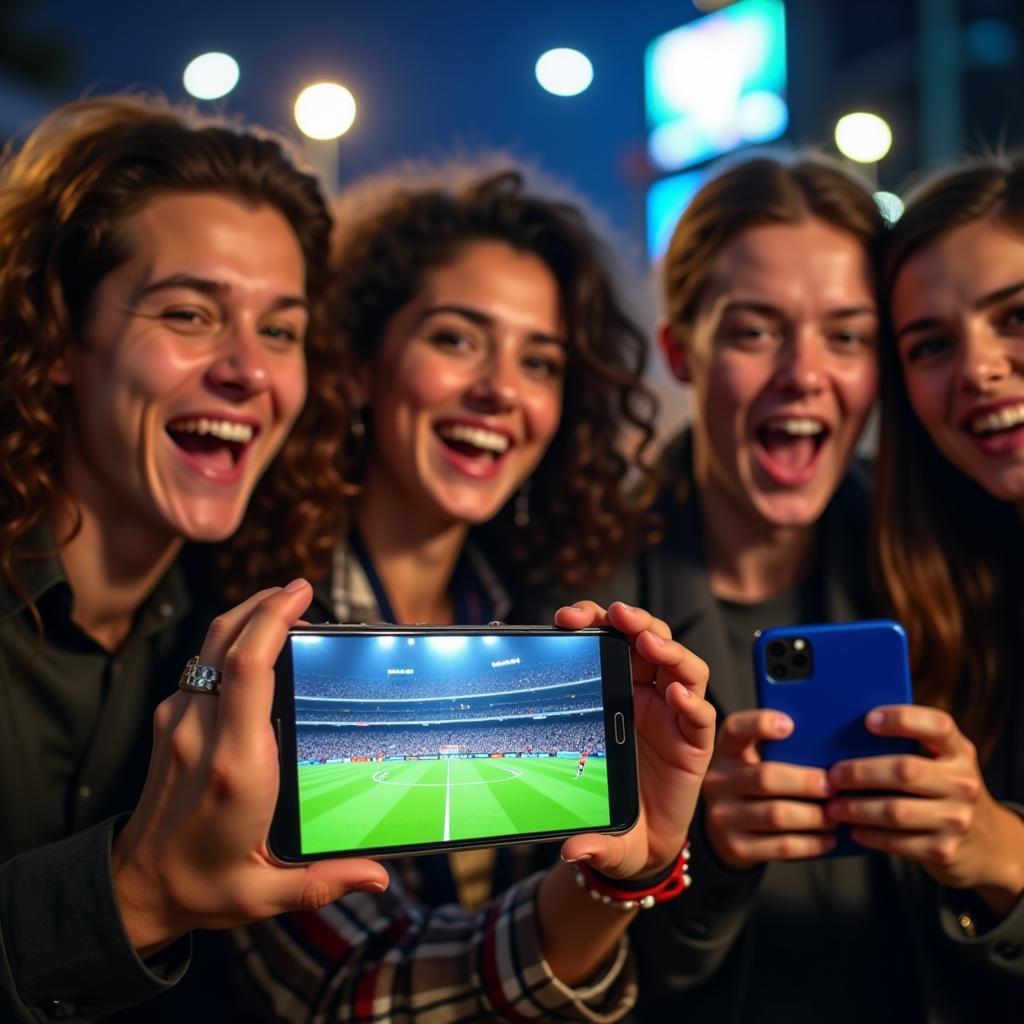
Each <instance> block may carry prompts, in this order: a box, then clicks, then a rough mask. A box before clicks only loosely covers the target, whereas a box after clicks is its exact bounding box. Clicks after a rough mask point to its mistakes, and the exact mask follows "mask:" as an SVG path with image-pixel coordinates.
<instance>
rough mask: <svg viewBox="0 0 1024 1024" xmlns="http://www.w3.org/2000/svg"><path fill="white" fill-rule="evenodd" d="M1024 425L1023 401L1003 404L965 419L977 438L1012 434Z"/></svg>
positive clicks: (968, 427)
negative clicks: (999, 407) (991, 410)
mask: <svg viewBox="0 0 1024 1024" xmlns="http://www.w3.org/2000/svg"><path fill="white" fill-rule="evenodd" d="M1022 427H1024V402H1020V403H1018V404H1017V405H1004V406H1003V407H1002V408H1001V409H996V410H994V411H993V412H987V413H984V414H983V415H981V416H975V417H974V418H972V419H970V420H968V421H967V429H968V430H969V431H970V432H971V433H972V434H974V436H975V437H979V438H995V437H999V436H1001V435H1007V434H1012V433H1014V432H1016V431H1018V430H1020V429H1021V428H1022Z"/></svg>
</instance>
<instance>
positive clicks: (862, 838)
mask: <svg viewBox="0 0 1024 1024" xmlns="http://www.w3.org/2000/svg"><path fill="white" fill-rule="evenodd" d="M868 728H869V729H870V730H871V731H872V733H873V734H875V735H877V736H880V737H900V738H902V739H903V740H904V741H916V742H917V743H918V744H920V750H921V753H920V754H919V755H914V754H901V755H895V756H890V757H876V758H864V759H853V760H847V761H840V762H839V763H838V764H836V765H834V766H833V768H832V769H831V771H830V772H829V777H830V780H831V783H832V786H833V788H834V790H836V791H838V792H836V795H835V796H834V797H833V798H832V799H831V800H829V801H828V805H827V808H826V810H827V813H828V815H829V817H830V818H831V820H833V821H835V822H839V823H842V824H844V825H847V826H850V827H851V835H852V837H853V838H854V839H855V840H856V841H857V842H858V843H860V844H861V845H862V846H865V847H869V848H871V849H874V850H882V851H884V852H886V853H891V854H895V855H897V856H900V857H906V858H907V859H908V860H913V861H916V862H918V863H919V864H921V866H922V867H923V868H924V869H925V870H926V871H927V872H928V873H929V874H930V875H932V877H933V878H935V879H936V880H937V881H938V882H939V883H941V884H942V885H947V886H949V887H951V888H954V889H975V890H978V891H979V893H980V895H981V896H982V898H983V899H985V900H986V901H987V902H988V903H989V905H990V906H991V907H992V909H993V910H995V912H996V913H997V914H999V915H1000V916H1002V915H1005V914H1007V913H1009V911H1010V909H1011V908H1012V906H1013V905H1014V904H1015V903H1016V902H1017V901H1018V900H1019V899H1020V877H1021V865H1022V864H1024V822H1022V821H1021V819H1020V816H1019V815H1017V814H1015V813H1013V812H1012V811H1010V810H1009V809H1007V808H1006V807H1003V806H1002V805H1001V804H1000V803H998V802H997V801H996V800H995V799H994V798H993V797H992V795H991V794H990V793H989V791H988V789H987V787H986V786H985V782H984V779H983V778H982V774H981V768H980V766H979V764H978V755H977V751H976V750H975V748H974V745H973V744H972V743H971V742H970V741H969V740H968V739H967V738H966V737H965V736H964V735H963V733H962V732H961V731H960V730H959V728H957V725H956V722H955V721H954V720H953V718H952V716H950V715H949V714H948V713H947V712H945V711H941V710H939V709H938V708H930V707H920V706H905V705H897V706H889V707H879V708H876V709H875V710H874V711H872V712H871V714H870V715H869V716H868Z"/></svg>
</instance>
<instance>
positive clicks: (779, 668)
mask: <svg viewBox="0 0 1024 1024" xmlns="http://www.w3.org/2000/svg"><path fill="white" fill-rule="evenodd" d="M768 671H769V672H771V674H772V675H773V676H775V678H776V679H785V678H786V671H787V670H786V666H785V665H772V666H771V668H769V669H768Z"/></svg>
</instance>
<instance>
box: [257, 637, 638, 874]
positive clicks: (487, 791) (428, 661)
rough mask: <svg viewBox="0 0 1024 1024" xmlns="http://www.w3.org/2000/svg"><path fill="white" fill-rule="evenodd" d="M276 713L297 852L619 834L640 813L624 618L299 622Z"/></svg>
mask: <svg viewBox="0 0 1024 1024" xmlns="http://www.w3.org/2000/svg"><path fill="white" fill-rule="evenodd" d="M274 721H275V726H276V728H277V733H278V747H279V752H280V760H281V787H280V795H279V798H278V805H277V810H276V813H275V816H274V820H273V823H272V826H271V832H270V848H271V853H272V854H273V856H274V857H276V858H277V859H278V860H280V861H282V862H285V863H296V862H302V861H308V860H316V859H319V858H323V857H332V856H338V855H345V854H358V855H360V856H376V857H379V856H388V855H393V854H410V853H426V852H430V851H436V850H447V849H458V848H467V847H472V846H493V845H499V844H502V843H509V842H523V841H527V840H529V841H536V840H541V839H553V838H560V837H563V836H567V835H571V834H573V833H576V832H593V831H601V832H621V831H625V830H627V829H628V828H630V827H632V825H633V824H635V822H636V819H637V815H638V812H639V801H638V790H637V767H636V738H635V734H634V725H633V698H632V681H631V674H630V661H629V647H628V643H627V641H626V639H625V637H623V636H622V635H620V634H618V633H616V632H615V631H614V630H606V629H586V630H579V631H576V632H566V631H563V630H558V629H554V628H551V627H541V626H537V627H525V626H487V627H444V628H441V627H408V626H373V627H367V626H308V627H296V628H294V629H292V630H291V631H290V632H289V635H288V639H287V641H286V643H285V647H284V650H283V651H282V653H281V657H280V658H279V659H278V662H277V666H276V689H275V701H274Z"/></svg>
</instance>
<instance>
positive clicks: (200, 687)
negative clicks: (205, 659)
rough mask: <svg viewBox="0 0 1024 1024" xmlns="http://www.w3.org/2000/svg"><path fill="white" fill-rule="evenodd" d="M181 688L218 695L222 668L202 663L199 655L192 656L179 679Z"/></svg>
mask: <svg viewBox="0 0 1024 1024" xmlns="http://www.w3.org/2000/svg"><path fill="white" fill-rule="evenodd" d="M178 689H179V690H191V691H192V692H193V693H212V694H213V695H214V696H216V695H217V691H218V690H219V689H220V669H219V668H214V667H213V666H212V665H201V664H200V663H199V657H198V655H197V656H196V657H194V658H190V659H189V661H188V664H187V665H186V666H185V671H184V672H182V673H181V678H180V679H179V680H178Z"/></svg>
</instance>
